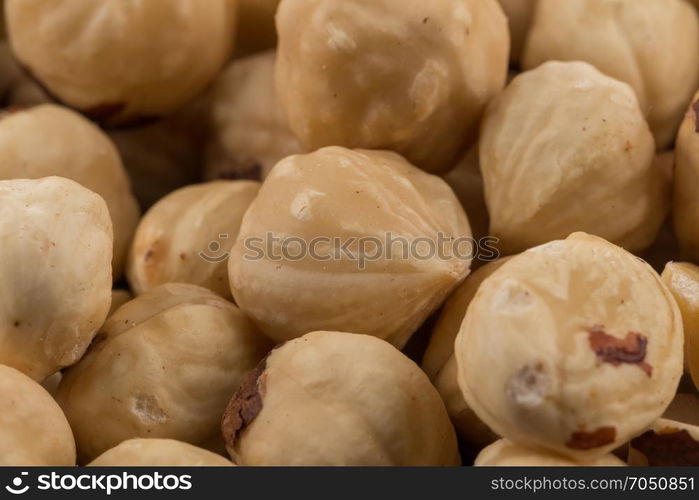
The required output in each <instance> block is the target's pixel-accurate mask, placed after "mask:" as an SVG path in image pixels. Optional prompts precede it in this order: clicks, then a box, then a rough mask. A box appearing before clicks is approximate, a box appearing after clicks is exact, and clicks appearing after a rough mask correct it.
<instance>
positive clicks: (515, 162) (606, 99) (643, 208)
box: [479, 62, 669, 253]
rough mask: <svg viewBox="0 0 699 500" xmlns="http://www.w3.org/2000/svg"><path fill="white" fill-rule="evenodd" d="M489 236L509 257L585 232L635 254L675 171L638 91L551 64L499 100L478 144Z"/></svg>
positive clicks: (657, 217) (662, 208)
mask: <svg viewBox="0 0 699 500" xmlns="http://www.w3.org/2000/svg"><path fill="white" fill-rule="evenodd" d="M479 149H480V165H481V170H482V173H483V179H484V182H485V196H486V201H487V204H488V212H489V214H490V233H491V234H492V235H493V236H495V237H498V238H500V240H501V241H500V248H501V249H502V250H503V251H504V252H505V253H517V252H520V251H523V250H526V249H527V248H531V247H533V246H536V245H538V244H541V243H546V242H547V241H552V240H555V239H560V238H565V237H566V236H568V235H569V234H570V233H571V232H573V231H586V232H589V233H593V234H596V235H598V236H601V237H603V238H606V239H607V240H609V241H611V242H613V243H616V244H619V245H621V246H624V247H625V248H627V249H629V250H631V251H635V250H639V249H641V248H644V247H646V246H649V245H650V244H651V243H652V242H653V240H654V239H655V235H656V234H657V232H658V229H659V228H660V226H661V224H662V222H663V219H664V218H665V215H666V213H667V208H668V205H669V200H668V198H669V184H668V181H667V179H666V173H665V172H664V171H663V170H661V169H656V168H653V158H654V151H655V147H654V144H653V137H652V135H651V133H650V130H649V129H648V124H647V123H646V121H645V119H644V118H643V114H642V113H641V110H640V108H639V106H638V100H637V99H636V96H635V95H634V93H633V90H631V88H630V87H629V86H628V85H626V84H625V83H622V82H618V81H616V80H613V79H611V78H609V77H607V76H604V75H603V74H602V73H600V72H599V71H597V70H596V69H595V68H593V67H592V66H590V65H589V64H585V63H580V62H572V63H559V62H549V63H546V64H544V65H542V66H540V67H539V68H537V69H535V70H532V71H528V72H525V73H522V74H520V75H519V76H518V77H516V78H515V79H514V80H513V81H512V83H511V84H510V85H509V86H508V88H507V89H506V90H505V91H504V92H503V93H502V94H500V96H498V97H497V98H496V99H494V100H493V102H492V103H491V105H490V106H489V108H488V111H487V112H486V117H485V119H484V122H483V126H482V131H481V139H480V143H479Z"/></svg>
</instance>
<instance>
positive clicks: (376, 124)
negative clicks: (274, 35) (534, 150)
mask: <svg viewBox="0 0 699 500" xmlns="http://www.w3.org/2000/svg"><path fill="white" fill-rule="evenodd" d="M277 31H278V34H279V45H278V60H277V89H278V91H279V96H280V99H281V100H282V103H283V105H284V106H285V108H286V112H287V115H288V117H289V123H290V126H291V129H292V130H293V131H294V132H295V133H296V135H297V136H298V137H299V139H300V140H301V143H302V144H303V145H304V146H305V147H306V148H308V149H310V150H313V149H316V148H320V147H322V146H333V145H337V146H345V147H350V148H367V149H388V150H392V151H396V152H398V153H401V154H402V155H403V156H405V157H406V158H407V159H408V160H409V161H411V162H412V163H414V164H415V165H418V166H419V167H421V168H424V169H425V170H428V171H432V172H437V171H446V170H448V169H450V168H451V167H453V166H454V164H455V163H456V162H457V160H458V159H459V156H460V155H461V154H462V153H463V152H464V151H465V150H466V148H467V147H468V146H469V145H470V143H472V142H473V141H474V140H475V136H476V133H477V127H478V122H479V120H480V118H481V115H482V113H483V109H484V107H485V105H486V104H487V103H488V101H489V100H490V99H491V98H492V97H493V96H494V95H495V94H497V93H498V92H499V91H500V90H502V88H503V86H504V85H505V78H506V75H507V60H508V52H509V34H508V31H507V20H506V18H505V16H504V14H503V13H502V9H501V8H500V7H499V5H498V4H497V2H496V1H495V0H432V1H429V2H422V1H410V2H406V1H405V0H324V1H322V2H319V1H317V0H282V2H281V3H280V5H279V10H278V11H277Z"/></svg>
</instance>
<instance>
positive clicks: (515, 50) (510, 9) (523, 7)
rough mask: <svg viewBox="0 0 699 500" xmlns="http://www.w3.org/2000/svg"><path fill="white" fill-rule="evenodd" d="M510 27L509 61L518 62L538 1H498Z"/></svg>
mask: <svg viewBox="0 0 699 500" xmlns="http://www.w3.org/2000/svg"><path fill="white" fill-rule="evenodd" d="M498 1H499V2H500V5H501V6H502V10H504V11H505V15H506V16H507V20H508V22H509V25H510V39H511V40H512V47H511V49H510V60H511V61H512V62H515V63H516V62H519V59H520V57H521V55H522V51H523V50H524V43H525V42H526V40H527V35H528V34H529V28H530V26H531V22H532V17H533V15H534V8H535V7H536V2H537V1H538V0H498Z"/></svg>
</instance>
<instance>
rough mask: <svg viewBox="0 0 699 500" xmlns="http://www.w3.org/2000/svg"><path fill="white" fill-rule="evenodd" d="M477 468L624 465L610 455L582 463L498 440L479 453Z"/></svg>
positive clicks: (505, 440)
mask: <svg viewBox="0 0 699 500" xmlns="http://www.w3.org/2000/svg"><path fill="white" fill-rule="evenodd" d="M474 465H475V466H477V467H614V466H619V467H621V466H625V465H626V464H625V463H624V462H622V461H621V460H619V459H618V458H617V457H615V456H614V455H611V454H607V455H602V456H601V457H599V458H593V459H591V460H588V461H584V462H576V461H575V460H571V459H570V458H569V457H564V456H562V455H556V454H555V453H550V452H547V451H541V450H535V449H530V448H526V447H524V446H518V445H516V444H514V443H511V442H510V441H508V440H507V439H500V440H499V441H496V442H495V443H493V444H491V445H490V446H488V447H487V448H485V449H483V451H481V452H480V454H479V455H478V457H476V462H475V464H474Z"/></svg>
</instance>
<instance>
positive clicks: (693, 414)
mask: <svg viewBox="0 0 699 500" xmlns="http://www.w3.org/2000/svg"><path fill="white" fill-rule="evenodd" d="M663 418H666V419H669V420H678V421H680V422H684V423H685V424H690V425H696V426H699V394H696V393H693V394H677V395H676V396H675V399H673V400H672V403H670V406H668V407H667V410H666V411H665V413H664V414H663Z"/></svg>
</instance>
